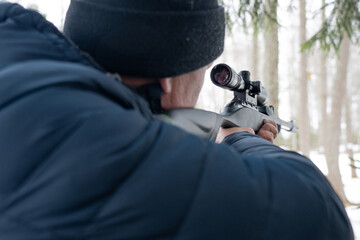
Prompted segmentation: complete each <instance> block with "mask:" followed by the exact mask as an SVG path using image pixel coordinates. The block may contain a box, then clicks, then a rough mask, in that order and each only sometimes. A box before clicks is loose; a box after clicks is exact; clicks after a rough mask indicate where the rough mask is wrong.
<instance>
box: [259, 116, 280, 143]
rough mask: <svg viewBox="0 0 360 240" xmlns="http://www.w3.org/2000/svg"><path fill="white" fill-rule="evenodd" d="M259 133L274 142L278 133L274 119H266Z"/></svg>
mask: <svg viewBox="0 0 360 240" xmlns="http://www.w3.org/2000/svg"><path fill="white" fill-rule="evenodd" d="M257 135H258V136H259V137H262V138H264V139H266V140H268V141H270V142H272V143H273V142H274V140H275V138H276V137H277V135H278V129H277V125H276V123H275V122H274V121H272V120H264V123H263V125H262V127H261V128H260V130H259V132H258V133H257Z"/></svg>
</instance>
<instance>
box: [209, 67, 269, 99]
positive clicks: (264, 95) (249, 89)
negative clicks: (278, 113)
mask: <svg viewBox="0 0 360 240" xmlns="http://www.w3.org/2000/svg"><path fill="white" fill-rule="evenodd" d="M210 78H211V81H212V82H213V83H214V84H215V85H216V86H218V87H221V88H225V89H228V90H231V91H234V93H235V96H236V97H237V98H238V99H241V100H245V101H249V100H250V101H251V98H253V99H254V100H253V101H251V103H252V104H255V105H258V106H264V105H265V104H266V103H267V102H268V100H269V96H268V92H267V91H266V89H265V88H264V87H263V86H262V85H261V82H260V81H250V72H249V71H241V72H240V73H239V74H238V73H237V72H236V71H235V70H234V69H232V68H231V67H230V66H228V65H226V64H224V63H221V64H218V65H216V66H214V67H213V69H212V70H211V72H210Z"/></svg>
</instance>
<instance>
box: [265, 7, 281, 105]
mask: <svg viewBox="0 0 360 240" xmlns="http://www.w3.org/2000/svg"><path fill="white" fill-rule="evenodd" d="M277 6H278V1H277V0H266V1H265V8H266V11H267V12H268V14H269V16H267V17H266V19H265V29H264V43H265V58H264V77H263V79H264V82H265V87H266V89H267V90H268V92H269V97H270V101H269V104H271V105H273V106H274V108H275V111H277V109H278V106H279V96H278V95H279V83H278V77H279V73H278V65H279V39H278V25H277V21H276V20H277Z"/></svg>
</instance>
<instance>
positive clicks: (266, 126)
mask: <svg viewBox="0 0 360 240" xmlns="http://www.w3.org/2000/svg"><path fill="white" fill-rule="evenodd" d="M272 122H273V121H272ZM273 123H274V124H273ZM273 123H270V122H266V123H265V121H264V125H263V126H262V127H261V129H260V130H265V131H269V132H272V133H273V134H274V137H275V138H276V137H277V135H278V129H277V125H276V123H275V122H273Z"/></svg>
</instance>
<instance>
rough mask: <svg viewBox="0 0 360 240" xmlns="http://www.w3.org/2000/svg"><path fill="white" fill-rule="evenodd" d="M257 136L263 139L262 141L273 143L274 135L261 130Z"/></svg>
mask: <svg viewBox="0 0 360 240" xmlns="http://www.w3.org/2000/svg"><path fill="white" fill-rule="evenodd" d="M257 135H258V136H259V137H261V138H264V139H266V140H268V141H270V142H272V143H273V142H274V139H275V135H274V133H272V132H270V131H267V130H263V129H261V130H260V131H259V132H258V134H257Z"/></svg>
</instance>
